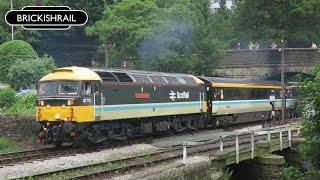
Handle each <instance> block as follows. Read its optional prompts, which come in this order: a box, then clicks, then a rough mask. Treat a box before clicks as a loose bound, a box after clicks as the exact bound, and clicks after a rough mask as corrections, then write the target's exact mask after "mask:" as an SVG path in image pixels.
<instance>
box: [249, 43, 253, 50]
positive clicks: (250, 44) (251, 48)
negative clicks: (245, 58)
mask: <svg viewBox="0 0 320 180" xmlns="http://www.w3.org/2000/svg"><path fill="white" fill-rule="evenodd" d="M248 48H249V50H253V49H254V45H253V44H252V42H250V43H249V45H248Z"/></svg>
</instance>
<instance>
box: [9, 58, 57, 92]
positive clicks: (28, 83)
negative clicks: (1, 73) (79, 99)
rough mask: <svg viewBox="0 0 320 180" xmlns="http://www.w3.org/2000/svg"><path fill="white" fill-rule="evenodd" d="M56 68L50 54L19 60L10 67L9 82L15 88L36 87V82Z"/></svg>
mask: <svg viewBox="0 0 320 180" xmlns="http://www.w3.org/2000/svg"><path fill="white" fill-rule="evenodd" d="M54 68H55V65H54V61H53V59H52V58H51V57H48V56H44V57H41V58H35V59H29V60H27V61H22V60H18V61H17V62H15V64H14V65H12V66H11V67H10V68H9V72H8V75H7V78H8V82H9V83H10V84H11V85H12V86H13V87H15V89H20V88H35V84H36V82H37V81H38V80H39V79H40V78H41V77H43V76H44V75H46V74H48V73H50V72H51V71H52V69H54Z"/></svg>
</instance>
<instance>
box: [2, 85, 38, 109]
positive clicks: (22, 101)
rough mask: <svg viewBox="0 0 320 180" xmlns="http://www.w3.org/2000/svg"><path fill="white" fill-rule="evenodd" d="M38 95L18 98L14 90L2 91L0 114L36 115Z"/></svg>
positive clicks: (32, 94)
mask: <svg viewBox="0 0 320 180" xmlns="http://www.w3.org/2000/svg"><path fill="white" fill-rule="evenodd" d="M35 101H36V94H35V93H29V94H27V95H25V96H16V92H15V91H14V90H13V89H12V88H6V89H4V90H0V113H4V114H20V115H28V114H35V104H36V102H35Z"/></svg>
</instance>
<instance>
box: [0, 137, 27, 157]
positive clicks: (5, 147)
mask: <svg viewBox="0 0 320 180" xmlns="http://www.w3.org/2000/svg"><path fill="white" fill-rule="evenodd" d="M23 149H24V148H23V147H22V146H21V145H20V144H19V143H18V142H15V141H13V140H11V139H9V138H6V137H0V153H8V152H17V151H21V150H23Z"/></svg>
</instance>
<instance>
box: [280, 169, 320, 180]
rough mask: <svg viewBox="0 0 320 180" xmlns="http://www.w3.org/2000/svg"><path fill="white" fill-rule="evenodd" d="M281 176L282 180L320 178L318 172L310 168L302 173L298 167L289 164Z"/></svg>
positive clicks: (312, 179) (315, 179)
mask: <svg viewBox="0 0 320 180" xmlns="http://www.w3.org/2000/svg"><path fill="white" fill-rule="evenodd" d="M282 178H283V179H284V180H292V179H295V180H318V179H319V178H320V172H319V171H312V170H311V171H308V172H305V173H302V172H301V171H300V169H299V168H298V167H295V166H289V167H286V168H284V170H283V173H282Z"/></svg>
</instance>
